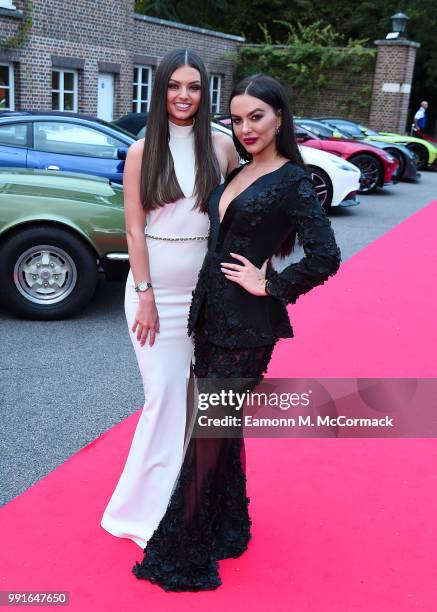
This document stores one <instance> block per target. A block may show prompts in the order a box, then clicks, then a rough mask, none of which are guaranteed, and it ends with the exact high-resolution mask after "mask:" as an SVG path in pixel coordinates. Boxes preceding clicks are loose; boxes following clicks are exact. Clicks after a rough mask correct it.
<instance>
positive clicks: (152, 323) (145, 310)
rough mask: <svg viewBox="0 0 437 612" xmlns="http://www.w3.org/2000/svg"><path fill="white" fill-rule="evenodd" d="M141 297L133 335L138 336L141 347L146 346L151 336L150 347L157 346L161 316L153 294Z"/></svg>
mask: <svg viewBox="0 0 437 612" xmlns="http://www.w3.org/2000/svg"><path fill="white" fill-rule="evenodd" d="M149 291H150V289H149V290H148V291H147V294H148V295H147V294H145V295H144V296H140V298H139V302H138V307H137V312H136V314H135V320H134V324H133V326H132V331H133V333H135V331H136V334H137V340H138V342H139V343H140V345H141V346H144V345H145V343H146V340H147V336H148V335H149V345H150V346H153V345H154V344H155V336H156V334H157V333H159V316H158V311H157V309H156V304H155V298H154V296H153V293H150V294H149Z"/></svg>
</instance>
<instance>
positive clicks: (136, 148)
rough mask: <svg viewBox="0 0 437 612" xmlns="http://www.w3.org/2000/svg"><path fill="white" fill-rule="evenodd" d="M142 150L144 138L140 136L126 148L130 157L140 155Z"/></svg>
mask: <svg viewBox="0 0 437 612" xmlns="http://www.w3.org/2000/svg"><path fill="white" fill-rule="evenodd" d="M143 151H144V138H140V139H139V140H136V141H135V142H134V143H133V144H131V146H130V147H129V149H128V153H130V157H138V156H142V154H143Z"/></svg>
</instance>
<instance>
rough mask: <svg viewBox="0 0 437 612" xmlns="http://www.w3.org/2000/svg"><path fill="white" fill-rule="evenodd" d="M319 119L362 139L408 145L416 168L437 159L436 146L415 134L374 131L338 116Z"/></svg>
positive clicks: (430, 164) (424, 166)
mask: <svg viewBox="0 0 437 612" xmlns="http://www.w3.org/2000/svg"><path fill="white" fill-rule="evenodd" d="M319 121H323V123H328V124H330V125H332V126H333V127H336V128H337V129H339V130H341V131H346V132H347V133H349V134H350V135H351V136H353V137H354V138H364V140H378V141H380V142H389V143H393V144H402V145H405V146H406V147H408V149H410V151H411V152H412V153H413V154H414V156H415V158H416V163H417V169H418V170H425V169H426V168H428V167H430V166H433V165H435V164H436V161H437V148H436V147H435V146H434V144H433V143H432V142H429V141H428V140H424V139H423V138H416V137H415V136H403V135H402V134H395V133H393V132H375V130H371V129H370V128H368V127H366V126H365V125H361V124H360V123H355V122H354V121H349V120H348V119H343V118H340V117H321V118H319Z"/></svg>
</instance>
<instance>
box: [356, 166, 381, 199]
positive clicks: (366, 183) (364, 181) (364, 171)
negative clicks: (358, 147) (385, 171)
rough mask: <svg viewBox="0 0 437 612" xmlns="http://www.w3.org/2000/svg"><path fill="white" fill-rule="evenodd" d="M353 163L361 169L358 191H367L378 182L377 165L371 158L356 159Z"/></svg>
mask: <svg viewBox="0 0 437 612" xmlns="http://www.w3.org/2000/svg"><path fill="white" fill-rule="evenodd" d="M354 164H355V166H357V167H358V168H359V169H360V170H361V178H360V191H369V189H372V187H374V186H375V185H376V184H377V182H378V175H379V168H378V166H377V165H376V163H375V162H374V161H373V160H371V159H357V160H356V161H354Z"/></svg>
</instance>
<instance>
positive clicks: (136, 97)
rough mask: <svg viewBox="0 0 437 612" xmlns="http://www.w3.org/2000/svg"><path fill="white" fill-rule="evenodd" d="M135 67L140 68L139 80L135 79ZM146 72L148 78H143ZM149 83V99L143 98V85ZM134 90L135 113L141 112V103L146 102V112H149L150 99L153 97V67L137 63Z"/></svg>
mask: <svg viewBox="0 0 437 612" xmlns="http://www.w3.org/2000/svg"><path fill="white" fill-rule="evenodd" d="M135 68H137V69H138V81H135ZM144 74H146V75H147V76H146V80H144V79H143V75H144ZM143 85H147V99H146V100H143V99H142V98H141V92H142V86H143ZM133 86H134V91H135V95H134V97H133V99H132V106H134V105H135V110H134V111H133V112H134V113H140V112H141V105H142V104H144V102H145V103H146V112H149V108H150V99H151V97H152V67H151V66H144V65H142V64H135V66H134V82H133Z"/></svg>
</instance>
